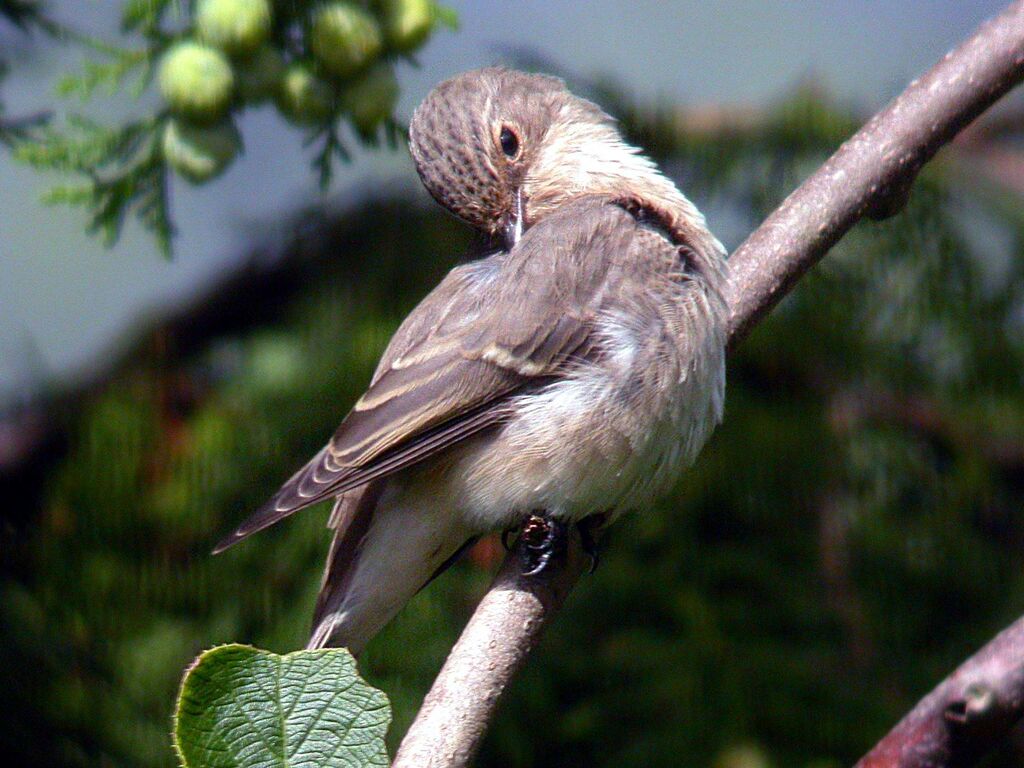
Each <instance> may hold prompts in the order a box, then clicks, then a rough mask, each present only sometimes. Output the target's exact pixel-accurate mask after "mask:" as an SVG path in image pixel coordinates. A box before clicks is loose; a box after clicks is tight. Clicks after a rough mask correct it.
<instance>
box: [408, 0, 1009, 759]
mask: <svg viewBox="0 0 1024 768" xmlns="http://www.w3.org/2000/svg"><path fill="white" fill-rule="evenodd" d="M1022 78H1024V0H1018V2H1014V3H1012V4H1011V5H1010V6H1009V7H1007V9H1006V10H1005V11H1003V13H1002V14H1000V15H999V16H998V17H996V18H994V19H992V20H991V21H989V22H987V23H986V24H984V25H982V27H981V28H980V29H979V30H978V31H977V32H976V33H975V34H974V35H973V36H972V37H971V38H970V39H968V40H967V41H966V42H964V43H963V44H961V45H960V46H959V47H958V48H957V49H956V50H954V51H952V52H951V53H949V54H947V56H946V57H945V58H944V59H943V60H942V61H940V62H939V63H938V64H936V65H935V66H934V67H933V68H932V69H931V70H930V71H929V72H928V73H927V74H925V75H924V76H923V77H922V78H920V79H919V80H916V81H914V82H913V83H911V84H910V85H909V86H908V88H907V89H906V90H905V91H904V92H903V93H902V94H901V95H900V96H899V97H897V98H896V99H895V100H894V101H893V102H892V103H891V104H889V106H888V107H886V108H885V109H884V110H883V111H882V112H880V113H878V114H877V115H875V117H873V118H872V119H871V120H870V121H868V123H867V124H866V125H865V126H864V127H863V128H861V130H859V131H858V132H857V133H856V134H855V135H854V136H853V137H852V138H850V139H849V140H848V141H847V142H846V143H845V144H843V145H842V146H841V147H840V148H839V150H838V151H837V152H836V153H835V154H834V155H833V156H832V157H831V158H829V160H828V161H827V162H826V163H825V164H824V165H823V166H822V167H821V168H820V169H819V170H818V171H817V172H815V173H814V174H813V175H812V176H811V177H810V178H808V179H807V180H806V181H805V182H804V183H803V184H801V185H800V187H799V188H798V189H797V190H796V191H795V192H793V193H792V194H791V195H790V196H789V197H788V198H787V199H786V200H785V201H784V202H783V203H782V205H781V206H779V208H778V209H777V210H776V211H775V212H774V213H772V215H771V216H769V217H768V219H767V220H766V221H765V222H764V223H763V224H762V225H761V226H760V227H759V228H758V229H757V230H756V231H755V232H754V233H753V234H752V235H751V236H750V237H749V238H747V240H746V242H744V243H743V245H741V246H740V248H739V249H738V250H737V251H736V252H735V253H734V254H733V256H732V257H731V258H730V266H731V273H732V279H731V291H730V299H731V305H732V315H731V317H730V323H729V344H730V348H733V347H735V345H736V344H737V343H738V342H739V341H741V340H742V339H743V338H744V337H745V336H746V335H747V334H748V333H749V332H750V330H751V329H752V328H753V326H754V325H756V324H757V322H758V321H759V320H760V319H761V318H762V317H764V315H765V314H767V313H768V312H769V311H770V310H771V309H772V307H774V306H775V305H776V304H777V303H778V302H779V301H780V300H781V299H782V297H783V296H785V295H786V294H787V293H788V292H789V291H790V290H791V289H792V288H793V286H794V284H795V283H796V281H797V280H798V279H799V278H800V277H801V276H802V275H803V274H804V273H805V272H806V271H807V270H808V269H810V267H812V266H813V265H814V264H815V263H817V261H818V260H819V259H821V257H822V256H824V255H825V253H826V252H827V251H828V250H829V248H831V247H832V246H833V245H835V243H836V242H838V240H839V239H840V238H841V237H842V236H843V235H844V234H845V233H846V232H847V231H848V230H849V229H850V228H851V227H852V226H853V225H854V224H855V223H856V222H857V221H859V220H860V219H861V218H863V217H864V216H865V215H867V216H871V217H873V218H885V217H887V216H891V215H893V214H895V213H896V212H897V211H898V210H899V209H900V208H902V206H903V204H904V202H905V201H906V198H907V195H908V194H909V190H910V187H911V185H912V184H913V181H914V179H915V178H916V176H917V173H918V171H919V170H920V169H921V167H922V166H923V165H924V164H925V163H926V162H927V161H928V160H930V159H931V158H932V157H933V156H934V154H935V153H936V151H938V149H939V148H940V147H941V146H942V145H943V144H945V143H947V142H949V141H950V140H951V139H952V138H953V137H954V136H955V135H956V134H957V133H958V132H959V131H960V130H961V129H962V128H963V127H964V126H966V125H967V124H968V123H969V122H970V121H971V120H973V119H974V118H975V117H977V116H978V115H979V114H981V113H982V112H983V111H984V110H985V109H987V108H988V107H989V106H991V105H992V104H993V103H994V102H995V101H996V100H998V99H999V98H1000V97H1001V96H1003V95H1004V94H1005V93H1006V92H1007V91H1009V90H1010V89H1011V88H1012V87H1013V86H1014V85H1016V84H1017V83H1018V82H1020V81H1021V79H1022ZM578 549H579V548H578V545H573V546H572V547H571V548H570V550H571V552H570V557H569V558H568V561H567V564H566V565H564V566H562V567H557V568H551V569H549V570H548V571H545V573H544V574H543V577H542V578H525V577H523V576H521V575H520V574H521V572H522V566H521V563H520V558H521V555H520V554H519V552H518V550H517V549H514V550H513V551H512V552H511V553H510V555H509V557H508V558H507V559H506V561H505V564H504V566H503V567H502V569H501V571H500V573H499V574H498V577H497V578H496V579H495V581H494V584H493V585H492V587H491V589H490V591H489V592H488V594H487V595H486V596H485V597H484V599H483V600H482V601H481V603H480V606H479V608H478V609H477V611H476V613H475V614H474V616H473V618H472V619H471V620H470V622H469V624H468V625H467V627H466V629H465V631H464V632H463V634H462V637H461V638H460V639H459V642H458V643H457V644H456V645H455V647H454V648H453V649H452V652H451V654H450V655H449V657H448V660H447V661H446V662H445V664H444V666H443V667H442V669H441V672H440V673H439V675H438V677H437V679H436V680H435V681H434V685H433V687H432V688H431V690H430V692H429V693H428V694H427V697H426V699H425V700H424V704H423V708H422V709H421V711H420V713H419V715H418V716H417V718H416V720H415V721H414V722H413V724H412V726H411V727H410V728H409V731H408V733H406V735H405V739H404V740H403V741H402V744H401V746H400V747H399V750H398V754H397V755H396V757H395V761H394V764H393V768H441V767H442V766H443V767H444V768H461V767H462V766H466V765H468V764H469V761H470V760H471V759H472V757H473V755H474V754H475V753H476V751H477V749H478V748H479V746H480V742H481V740H482V739H483V736H484V733H485V730H486V726H487V723H488V721H489V720H490V718H491V717H492V716H493V714H494V711H495V709H496V707H497V701H498V698H499V696H500V695H501V693H502V691H504V689H505V687H506V686H507V685H508V683H509V682H510V681H511V679H512V677H513V675H515V673H516V671H517V670H518V669H519V667H520V666H521V665H522V663H523V661H524V660H525V658H526V656H527V655H528V653H529V652H530V650H531V649H532V648H533V646H534V645H535V644H536V642H537V640H538V638H539V637H540V634H541V632H542V631H543V629H544V626H545V625H546V623H547V622H548V621H549V620H550V619H551V617H552V616H553V615H554V614H555V613H556V612H557V610H558V608H559V607H560V606H561V604H562V602H563V601H564V599H565V597H566V595H567V594H568V593H569V591H570V590H571V589H572V587H573V585H574V584H575V583H576V581H577V579H578V578H579V575H580V573H581V568H580V565H579V561H580V557H579V551H578ZM1022 622H1024V620H1022ZM1022 622H1018V624H1016V625H1014V627H1013V628H1011V629H1010V630H1007V633H1010V634H1009V635H1007V633H1004V635H1000V637H999V638H997V639H996V640H995V641H993V643H992V644H990V645H989V646H987V647H986V650H985V651H983V652H982V655H983V656H984V659H983V661H981V662H978V664H979V665H980V666H981V667H984V669H985V670H987V672H986V674H987V677H985V686H987V687H985V688H984V691H981V689H978V691H979V692H981V693H982V694H983V695H981V699H986V697H987V695H988V693H987V692H990V691H991V692H993V695H995V696H996V700H997V701H999V702H1000V704H1001V706H1002V703H1003V702H1005V707H1003V709H1006V711H1007V712H1010V711H1012V712H1013V713H1015V715H1016V717H1017V718H1019V717H1020V715H1021V713H1022V712H1024V696H1022V695H1021V691H1022V689H1024V673H1022V672H1021V670H1022V669H1024V640H1021V638H1022V637H1024V623H1022ZM1007 637H1008V638H1009V639H1007ZM989 649H992V650H989ZM1007 654H1011V655H1012V656H1013V661H1012V662H1009V663H1007V661H1006V658H1005V657H1006V655H1007ZM996 659H999V660H1001V661H1000V662H999V663H995V660H996ZM985 660H988V661H987V662H986V661H985ZM973 664H975V662H973V661H972V662H968V665H966V666H971V665H973ZM966 666H965V668H966ZM974 668H975V667H974V666H971V669H972V670H973V669H974ZM1009 669H1013V670H1015V674H1013V675H1007V674H1002V673H1003V672H1004V671H1006V670H1009ZM957 675H959V677H956V676H954V677H955V680H956V682H951V683H949V684H948V685H949V687H948V689H947V688H944V687H940V690H942V691H944V693H942V694H939V695H938V696H937V698H936V702H938V703H933V702H932V701H931V697H929V699H926V700H925V702H927V703H928V706H927V707H926V706H925V702H923V703H922V707H924V709H921V708H920V707H919V709H921V714H918V715H916V716H915V715H914V714H913V713H912V715H911V716H909V717H908V720H910V721H911V722H910V724H909V725H904V724H905V723H907V721H906V720H905V721H904V723H902V724H901V725H900V726H898V728H897V731H894V732H893V734H891V735H890V736H889V737H887V740H886V741H885V742H883V744H890V743H891V744H892V745H898V744H902V743H904V741H905V738H906V737H905V736H901V735H900V734H905V733H907V732H910V733H911V734H912V735H916V734H920V733H924V732H925V731H924V730H922V729H924V728H925V727H926V726H927V729H928V730H927V732H928V733H933V732H934V733H938V730H939V729H946V723H947V722H951V721H950V719H949V718H950V717H951V715H950V714H949V713H950V712H951V710H948V709H946V704H945V703H951V702H953V701H961V702H963V703H962V704H960V705H958V706H960V707H961V708H962V717H963V718H964V719H965V722H967V721H970V720H972V719H973V718H974V714H973V713H974V712H975V710H976V709H977V708H978V707H981V708H982V709H985V707H986V706H987V705H986V704H984V703H979V701H978V700H976V699H975V698H972V697H973V696H974V693H967V689H968V685H969V684H968V682H967V681H968V680H969V679H974V678H973V676H972V675H965V674H963V669H962V670H961V671H960V672H958V673H957ZM946 685H947V684H943V686H946ZM1007 687H1009V688H1012V689H1013V690H1014V691H1016V694H1017V695H1015V696H1011V695H1009V692H1008V690H1007ZM971 690H972V691H974V689H971ZM933 696H936V694H933ZM957 697H959V698H957ZM965 697H966V698H965ZM1007 708H1008V709H1007ZM956 711H957V712H960V711H961V710H956ZM985 711H988V710H985ZM1001 711H1002V710H1001ZM917 712H918V710H915V713H917ZM936 713H937V714H936ZM986 722H987V720H986ZM900 729H903V730H902V731H901V730H900ZM943 732H945V730H944V731H943ZM948 738H949V737H948V736H947V738H946V741H945V742H943V740H942V739H941V738H938V737H936V738H935V739H933V741H934V743H948ZM890 740H891V742H890ZM886 749H887V750H888V751H886V752H885V754H886V755H889V754H897V753H898V749H897V747H896V746H891V747H887V748H886ZM893 749H896V750H897V751H896V752H892V751H891V750H893ZM876 751H877V750H876ZM872 754H875V753H874V752H873V753H872ZM935 754H940V753H935ZM947 754H949V755H952V754H953V752H951V751H947ZM957 754H959V753H957ZM972 754H973V753H972ZM869 757H870V756H869ZM865 759H868V758H865ZM901 759H902V758H901ZM886 760H887V758H884V757H881V756H880V757H878V758H877V759H876V760H875V761H874V762H868V763H862V768H867V767H868V766H870V768H880V766H883V765H885V766H889V765H892V766H896V765H898V766H901V767H902V766H907V767H908V768H909V766H912V765H925V764H926V763H925V762H898V763H897V762H892V761H888V762H887V761H886ZM952 764H953V763H942V762H928V763H927V765H930V766H940V765H952ZM957 764H958V765H959V764H961V763H957Z"/></svg>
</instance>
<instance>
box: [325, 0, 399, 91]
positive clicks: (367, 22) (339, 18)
mask: <svg viewBox="0 0 1024 768" xmlns="http://www.w3.org/2000/svg"><path fill="white" fill-rule="evenodd" d="M309 47H310V48H311V49H312V51H313V54H314V55H315V56H316V58H317V61H319V62H320V63H321V64H322V65H323V68H324V69H325V70H326V71H327V72H328V73H329V74H330V75H332V76H334V77H337V78H346V77H349V76H350V75H352V74H354V73H356V72H358V71H359V70H360V69H362V68H363V67H365V66H366V65H368V64H369V63H370V62H371V61H373V60H374V59H375V58H377V56H378V55H380V51H381V48H382V47H383V41H382V39H381V30H380V25H378V24H377V20H376V19H375V18H374V17H373V16H371V15H370V14H369V13H367V12H366V11H364V10H363V9H362V8H359V7H357V6H355V5H352V4H351V3H328V4H326V5H322V6H320V7H319V8H318V9H317V10H316V12H315V13H314V14H313V21H312V23H311V24H310V28H309Z"/></svg>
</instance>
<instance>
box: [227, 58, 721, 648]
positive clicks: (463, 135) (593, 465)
mask: <svg viewBox="0 0 1024 768" xmlns="http://www.w3.org/2000/svg"><path fill="white" fill-rule="evenodd" d="M410 138H411V140H410V145H411V150H412V154H413V157H414V159H415V161H416V165H417V169H418V171H419V173H420V176H421V178H422V180H423V182H424V184H425V186H426V187H427V189H428V190H429V191H430V193H431V194H432V195H433V196H434V197H435V199H437V200H438V201H439V202H440V203H441V204H442V205H444V206H445V207H447V208H448V209H449V210H450V211H452V212H453V213H454V214H456V215H457V216H459V217H460V218H462V219H464V220H465V221H466V222H467V223H469V224H470V225H471V226H473V227H474V228H475V229H477V230H478V231H479V232H480V233H481V234H482V235H483V236H484V237H485V238H487V239H490V240H492V241H494V242H503V243H504V244H505V250H502V251H500V252H498V253H495V254H494V255H492V256H489V257H487V258H484V259H480V260H477V261H474V262H471V263H469V264H466V265H464V266H461V267H457V268H456V269H454V270H453V271H452V272H451V273H450V274H449V275H448V277H447V278H445V280H444V281H442V283H441V284H440V285H439V286H438V287H437V288H436V289H435V290H434V291H433V292H432V293H431V294H430V295H429V296H427V297H426V298H425V299H424V300H423V302H422V303H421V304H420V305H419V306H418V307H417V308H416V309H415V310H414V311H413V312H412V314H411V315H410V316H409V317H408V318H407V319H406V321H405V322H404V323H403V324H402V326H401V327H400V328H399V330H398V332H397V333H396V334H395V336H394V338H393V339H392V341H391V343H390V344H389V346H388V348H387V350H386V351H385V353H384V356H383V358H382V359H381V362H380V364H379V366H378V368H377V371H376V373H375V374H374V376H373V379H372V381H371V383H370V387H369V389H368V390H367V392H366V393H365V394H364V395H363V397H362V398H361V399H360V400H359V401H358V402H357V403H356V405H355V407H354V408H353V409H352V411H351V412H350V413H349V415H348V416H347V417H346V419H345V420H344V421H343V422H342V424H341V426H340V427H339V428H338V430H337V431H336V432H335V435H334V437H333V438H332V440H331V441H330V443H328V445H327V446H325V448H324V449H323V450H322V451H320V453H318V454H317V456H315V457H314V458H313V459H312V460H311V461H310V462H309V464H307V465H306V466H305V467H303V468H302V469H301V470H299V472H297V473H296V474H295V475H294V476H293V477H292V478H291V479H290V480H289V481H288V482H287V483H286V484H285V485H284V486H283V487H282V488H281V490H280V491H278V493H277V494H276V495H275V496H274V497H273V498H272V499H271V500H270V501H269V502H268V503H267V505H265V506H264V507H263V508H261V509H260V510H258V511H257V512H256V514H255V515H254V516H253V517H252V518H250V519H249V520H248V521H246V522H245V523H243V525H242V526H240V527H239V528H238V530H237V531H236V532H235V533H234V534H233V535H232V536H231V537H229V538H228V539H226V540H225V541H224V542H222V543H221V545H219V546H218V551H219V550H221V549H224V548H225V547H227V546H230V545H231V544H233V543H234V542H236V541H238V540H239V539H241V538H244V537H245V536H247V535H249V534H251V533H253V532H255V531H257V530H260V529H262V528H264V527H266V526H267V525H270V524H272V523H274V522H276V521H277V520H279V519H281V518H282V517H285V516H287V515H289V514H291V513H293V512H295V511H297V510H299V509H302V508H304V507H306V506H309V505H310V504H314V503H316V502H318V501H321V500H323V499H326V498H332V497H337V502H336V506H335V510H334V513H333V514H332V516H331V526H332V527H334V528H335V530H336V533H335V539H334V542H333V544H332V547H331V553H330V555H329V558H328V565H327V569H326V571H325V574H324V581H323V587H322V590H321V594H320V598H319V600H318V604H317V608H316V615H315V619H314V632H313V637H312V639H311V640H310V645H311V647H320V646H323V645H327V644H338V645H347V646H349V647H350V648H352V649H353V650H354V651H358V650H359V649H360V648H361V647H362V646H363V645H364V644H365V642H366V641H367V640H369V638H370V637H372V636H373V635H374V634H375V633H376V632H377V631H378V630H379V629H380V628H381V627H382V626H383V625H384V624H385V623H386V622H387V621H388V620H389V619H390V618H391V616H393V615H394V613H396V612H397V611H398V610H399V609H400V608H401V606H402V605H404V603H405V602H406V601H407V600H408V599H409V598H410V597H411V596H412V595H413V594H415V592H416V591H418V590H419V589H420V588H421V587H422V586H423V585H424V584H425V583H426V582H427V581H428V580H429V579H430V578H431V577H432V576H433V575H434V574H435V573H436V572H437V570H438V569H439V568H441V567H442V566H443V565H444V564H446V563H447V562H449V561H450V559H451V558H452V557H453V556H454V555H455V554H456V553H457V552H458V551H459V549H460V548H461V547H462V546H463V544H465V542H467V541H468V540H471V539H473V538H474V537H476V536H479V535H481V534H483V533H486V532H488V531H492V530H500V529H503V528H506V527H510V526H512V525H515V524H516V523H517V522H519V521H520V520H522V518H523V517H524V516H526V515H527V514H529V513H530V512H531V511H533V510H538V509H543V510H546V511H547V512H548V513H549V514H551V515H552V516H554V517H556V518H561V519H565V520H570V521H578V520H580V519H582V518H584V517H586V516H587V515H589V514H592V513H596V512H607V513H611V515H612V516H614V515H615V514H617V513H618V512H621V511H623V510H626V509H629V508H632V507H636V506H640V505H642V504H644V503H645V502H646V501H648V500H649V499H650V498H651V497H652V496H654V495H656V494H657V493H659V492H661V491H662V490H664V488H665V487H666V486H667V485H668V484H669V483H670V482H671V481H672V480H674V478H675V477H676V476H677V474H678V472H679V471H680V470H681V469H682V468H683V467H685V466H686V465H687V464H689V463H690V462H691V461H692V460H693V458H694V457H695V456H696V454H697V452H698V451H699V449H700V447H701V446H702V445H703V443H704V441H705V440H706V438H707V436H708V435H709V434H710V432H711V430H712V429H713V427H714V425H715V424H716V423H717V422H718V420H719V419H720V417H721V411H722V403H723V398H724V339H725V331H724V328H725V318H726V315H727V313H726V307H725V303H724V299H723V297H722V287H723V281H724V258H723V252H722V249H721V246H720V245H719V244H718V242H717V240H715V238H714V237H713V236H712V235H711V234H710V233H709V232H708V230H707V228H706V227H705V225H704V220H703V218H702V217H701V215H700V214H699V212H697V211H696V209H695V208H694V207H693V206H692V205H691V204H690V203H689V202H688V201H687V200H686V198H684V197H683V196H682V194H681V193H679V191H678V190H677V189H676V188H675V186H674V185H673V184H672V183H671V182H670V181H668V180H667V179H665V178H664V177H663V176H662V175H661V174H659V173H658V172H657V170H656V169H655V167H654V166H653V165H652V164H651V163H650V161H648V160H647V159H646V158H643V157H642V156H640V155H639V154H638V153H637V152H636V150H634V149H633V148H631V147H629V146H628V145H626V144H625V143H623V142H622V140H621V137H620V136H619V134H618V132H617V130H616V129H615V126H614V123H613V122H612V121H611V120H610V118H608V117H607V116H606V115H605V114H604V113H603V112H601V110H600V109H598V108H597V107H596V106H595V105H593V104H591V103H589V102H587V101H584V100H582V99H579V98H577V97H575V96H573V95H572V94H570V93H569V92H568V91H567V90H566V89H565V87H564V85H563V84H562V82H561V81H559V80H556V79H554V78H550V77H543V76H538V75H525V74H522V73H519V72H514V71H510V70H503V69H487V70H479V71H476V72H470V73H467V74H464V75H461V76H459V77H456V78H454V79H452V80H450V81H447V82H446V83H443V84H441V85H440V86H438V87H437V88H436V89H435V90H434V91H433V92H432V93H431V94H430V95H429V96H428V97H427V99H426V100H425V102H424V103H423V105H421V106H420V107H419V109H418V110H417V111H416V114H415V115H414V117H413V121H412V125H411V130H410Z"/></svg>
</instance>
